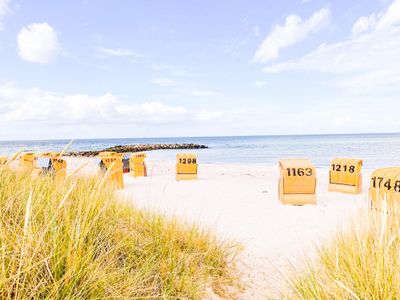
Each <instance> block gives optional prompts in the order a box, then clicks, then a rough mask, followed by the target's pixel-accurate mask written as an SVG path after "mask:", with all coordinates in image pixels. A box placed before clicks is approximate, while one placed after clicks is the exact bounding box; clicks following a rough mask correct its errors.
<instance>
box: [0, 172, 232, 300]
mask: <svg viewBox="0 0 400 300" xmlns="http://www.w3.org/2000/svg"><path fill="white" fill-rule="evenodd" d="M0 213H1V221H0V299H171V298H172V299H177V298H179V299H182V298H184V299H200V298H201V297H202V296H203V295H204V292H205V289H206V288H207V287H208V288H209V287H212V289H213V290H214V291H215V292H217V293H219V294H220V295H225V296H227V297H229V295H230V293H229V292H230V291H231V292H233V291H235V287H236V284H237V281H236V278H235V271H234V269H233V266H234V260H235V255H236V253H237V249H238V248H237V246H236V245H235V244H232V243H224V242H220V241H218V240H216V239H215V238H214V237H213V236H212V235H211V234H209V233H207V232H205V231H202V230H201V229H199V228H196V227H194V226H188V225H185V224H181V223H178V222H176V221H174V220H166V219H165V218H164V217H162V216H159V215H154V214H149V213H145V212H141V211H138V210H137V209H135V208H134V207H132V206H131V205H129V204H128V203H123V202H121V201H120V200H117V199H116V198H115V196H114V193H113V191H112V190H111V189H109V188H106V187H104V186H102V185H99V180H98V179H97V180H96V179H76V178H69V179H67V180H66V181H63V182H55V181H54V180H53V179H51V178H49V177H40V178H32V176H31V175H30V174H28V173H17V172H13V171H10V170H6V169H5V168H3V169H0ZM232 288H233V289H232Z"/></svg>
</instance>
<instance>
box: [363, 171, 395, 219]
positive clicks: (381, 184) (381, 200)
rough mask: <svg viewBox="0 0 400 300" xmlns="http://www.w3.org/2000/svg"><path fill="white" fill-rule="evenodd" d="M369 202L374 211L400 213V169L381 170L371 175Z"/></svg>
mask: <svg viewBox="0 0 400 300" xmlns="http://www.w3.org/2000/svg"><path fill="white" fill-rule="evenodd" d="M369 201H370V205H371V208H373V209H376V210H380V211H386V212H388V213H391V214H397V215H398V214H399V213H400V167H389V168H381V169H377V170H375V171H374V172H373V173H372V174H371V179H370V187H369Z"/></svg>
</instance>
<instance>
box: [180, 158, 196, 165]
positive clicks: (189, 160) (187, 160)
mask: <svg viewBox="0 0 400 300" xmlns="http://www.w3.org/2000/svg"><path fill="white" fill-rule="evenodd" d="M179 163H180V164H184V165H190V164H196V159H195V158H193V159H192V158H180V159H179Z"/></svg>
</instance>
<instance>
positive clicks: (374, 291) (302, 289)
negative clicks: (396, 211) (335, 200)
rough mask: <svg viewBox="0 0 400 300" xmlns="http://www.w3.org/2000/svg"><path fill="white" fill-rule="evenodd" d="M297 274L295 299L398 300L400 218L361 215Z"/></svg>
mask: <svg viewBox="0 0 400 300" xmlns="http://www.w3.org/2000/svg"><path fill="white" fill-rule="evenodd" d="M307 265H308V267H306V270H305V272H304V273H297V274H296V273H293V274H291V279H290V280H289V284H290V285H291V287H292V288H291V291H292V294H291V296H290V297H289V298H294V299H326V300H328V299H382V300H383V299H400V217H399V216H396V215H390V214H387V213H385V212H379V211H368V212H363V213H362V214H361V215H360V216H359V217H357V218H355V219H354V220H353V222H351V223H350V226H347V229H342V230H340V231H339V232H338V233H337V234H336V236H335V237H334V239H333V240H332V241H331V243H329V244H326V245H323V246H322V247H321V248H319V251H318V254H317V258H316V259H315V260H311V259H309V260H308V264H307Z"/></svg>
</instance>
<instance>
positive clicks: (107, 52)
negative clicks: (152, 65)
mask: <svg viewBox="0 0 400 300" xmlns="http://www.w3.org/2000/svg"><path fill="white" fill-rule="evenodd" d="M95 49H96V52H97V53H96V56H97V57H100V58H106V57H122V58H129V59H130V61H131V62H137V59H138V58H141V57H142V55H141V54H139V53H137V52H134V51H132V50H129V49H123V48H105V47H96V48H95Z"/></svg>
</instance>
